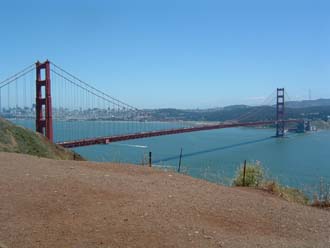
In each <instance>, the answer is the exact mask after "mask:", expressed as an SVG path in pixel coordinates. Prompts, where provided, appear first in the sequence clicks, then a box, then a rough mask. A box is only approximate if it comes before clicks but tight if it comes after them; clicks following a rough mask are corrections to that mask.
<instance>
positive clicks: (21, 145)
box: [0, 118, 83, 160]
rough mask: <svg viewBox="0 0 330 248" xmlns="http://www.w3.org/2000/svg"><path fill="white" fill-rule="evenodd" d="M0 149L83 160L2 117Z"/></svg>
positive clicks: (0, 121)
mask: <svg viewBox="0 0 330 248" xmlns="http://www.w3.org/2000/svg"><path fill="white" fill-rule="evenodd" d="M0 151H2V152H14V153H23V154H29V155H34V156H39V157H45V158H52V159H63V160H67V159H69V160H83V158H82V157H81V156H80V155H78V154H75V153H74V152H72V151H70V150H66V149H64V148H62V147H60V146H57V145H55V144H53V143H51V142H49V141H48V140H47V139H46V138H45V137H44V136H42V135H40V134H38V133H35V132H32V131H31V130H29V129H26V128H23V127H20V126H16V125H14V124H12V123H11V122H9V121H7V120H5V119H2V118H0Z"/></svg>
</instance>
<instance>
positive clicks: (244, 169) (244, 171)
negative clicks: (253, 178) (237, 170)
mask: <svg viewBox="0 0 330 248" xmlns="http://www.w3.org/2000/svg"><path fill="white" fill-rule="evenodd" d="M245 173H246V160H244V167H243V186H245Z"/></svg>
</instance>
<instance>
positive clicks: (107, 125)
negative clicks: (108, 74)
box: [0, 60, 304, 148]
mask: <svg viewBox="0 0 330 248" xmlns="http://www.w3.org/2000/svg"><path fill="white" fill-rule="evenodd" d="M275 92H276V96H275V99H276V102H275V103H273V104H275V107H274V118H273V119H265V120H261V121H253V122H252V121H247V119H248V117H249V116H251V115H252V114H255V113H253V112H251V113H250V112H249V111H248V112H247V113H244V114H243V116H238V117H237V118H235V119H234V120H231V121H227V122H225V123H217V124H209V123H207V124H205V123H204V124H198V123H195V122H184V121H180V122H176V123H172V124H173V125H166V126H164V127H163V126H162V125H154V124H153V122H152V121H151V118H150V113H148V112H147V111H145V110H140V109H138V108H136V107H134V106H132V105H130V104H127V103H125V102H123V101H120V100H118V99H116V98H115V97H113V96H111V95H109V94H107V93H105V92H103V91H101V90H99V89H97V88H95V87H93V86H92V85H91V84H89V83H86V82H85V81H83V80H81V79H79V78H78V77H76V76H75V75H73V74H71V73H69V72H68V71H66V70H64V69H63V68H61V67H60V66H58V65H56V64H54V63H52V62H50V61H48V60H47V61H45V62H43V63H40V62H39V61H38V62H37V63H35V64H31V65H30V66H28V67H26V68H24V69H23V70H21V71H19V72H18V73H16V74H14V75H12V76H11V77H8V78H7V79H5V80H3V81H1V82H0V116H2V117H4V118H8V119H29V120H34V121H33V122H34V123H33V124H31V125H30V126H29V127H30V128H31V129H34V130H35V131H36V132H39V133H41V134H42V135H44V136H46V137H47V138H48V139H49V140H50V141H52V142H54V143H56V144H58V145H61V146H63V147H66V148H74V147H80V146H88V145H96V144H108V143H112V142H118V141H124V140H131V139H140V138H149V137H155V136H163V135H173V134H180V133H187V132H197V131H205V130H212V129H224V128H233V127H252V126H269V125H275V127H276V134H275V136H276V137H283V136H284V134H285V125H286V124H288V123H301V122H303V121H304V120H300V119H285V90H284V88H278V89H277V90H276V91H275ZM269 100H270V101H271V100H273V99H272V98H270V99H268V101H269ZM268 103H271V102H268ZM83 121H103V123H102V125H98V126H93V125H88V128H86V127H85V128H84V122H83ZM63 133H65V134H66V135H63Z"/></svg>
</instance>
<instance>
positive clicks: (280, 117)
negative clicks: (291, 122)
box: [276, 88, 285, 137]
mask: <svg viewBox="0 0 330 248" xmlns="http://www.w3.org/2000/svg"><path fill="white" fill-rule="evenodd" d="M284 132H285V131H284V88H278V89H277V100H276V137H283V136H284Z"/></svg>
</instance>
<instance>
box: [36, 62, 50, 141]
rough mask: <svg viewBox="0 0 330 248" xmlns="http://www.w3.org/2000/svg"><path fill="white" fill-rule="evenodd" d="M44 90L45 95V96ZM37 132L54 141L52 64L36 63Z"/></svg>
mask: <svg viewBox="0 0 330 248" xmlns="http://www.w3.org/2000/svg"><path fill="white" fill-rule="evenodd" d="M43 90H44V94H43ZM36 131H37V132H39V133H41V134H43V135H45V136H46V137H47V138H48V139H49V140H50V141H53V119H52V97H51V88H50V63H49V61H48V60H47V61H46V62H44V63H40V62H39V61H38V62H37V63H36Z"/></svg>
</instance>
